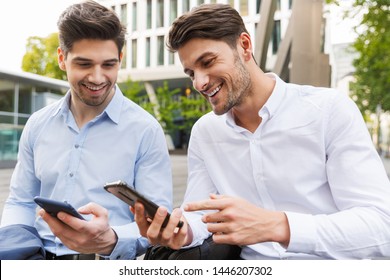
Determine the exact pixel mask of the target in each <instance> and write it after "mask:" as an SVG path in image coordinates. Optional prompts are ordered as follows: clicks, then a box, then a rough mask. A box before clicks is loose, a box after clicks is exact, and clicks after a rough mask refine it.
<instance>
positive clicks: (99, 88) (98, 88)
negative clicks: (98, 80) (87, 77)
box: [85, 85, 104, 90]
mask: <svg viewBox="0 0 390 280" xmlns="http://www.w3.org/2000/svg"><path fill="white" fill-rule="evenodd" d="M85 87H86V88H88V89H90V90H101V89H102V88H104V86H100V87H92V86H88V85H85Z"/></svg>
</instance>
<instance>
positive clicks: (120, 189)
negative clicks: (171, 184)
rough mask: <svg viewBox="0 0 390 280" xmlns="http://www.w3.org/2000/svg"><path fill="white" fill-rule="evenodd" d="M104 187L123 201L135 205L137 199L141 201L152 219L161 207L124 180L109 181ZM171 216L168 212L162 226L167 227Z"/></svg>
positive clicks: (180, 224)
mask: <svg viewBox="0 0 390 280" xmlns="http://www.w3.org/2000/svg"><path fill="white" fill-rule="evenodd" d="M104 189H105V190H106V191H108V192H109V193H111V194H113V195H115V196H116V197H118V198H119V199H121V200H122V201H124V202H126V203H127V204H128V205H130V206H134V204H135V203H136V202H137V201H139V202H141V203H142V204H143V205H144V207H145V212H146V216H147V217H149V218H150V219H153V217H154V215H155V214H156V211H157V208H158V207H159V206H158V205H157V204H156V203H154V202H153V201H151V200H150V199H148V198H146V197H145V196H143V195H142V194H140V193H139V192H137V191H136V190H135V189H134V188H132V187H130V186H129V185H127V183H126V182H124V181H116V182H112V183H107V184H106V185H105V186H104ZM169 217H170V214H169V213H168V215H167V216H166V218H165V220H164V222H163V224H162V227H165V226H166V225H167V223H168V221H169ZM182 226H183V221H180V222H179V223H178V225H177V227H179V228H180V227H182Z"/></svg>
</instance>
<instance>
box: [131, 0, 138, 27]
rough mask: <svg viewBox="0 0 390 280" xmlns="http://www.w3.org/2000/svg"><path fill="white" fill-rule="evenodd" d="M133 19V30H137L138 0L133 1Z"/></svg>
mask: <svg viewBox="0 0 390 280" xmlns="http://www.w3.org/2000/svg"><path fill="white" fill-rule="evenodd" d="M132 8H133V9H132V11H133V12H132V14H131V15H132V17H131V18H132V19H131V30H132V31H136V30H137V2H133V4H132Z"/></svg>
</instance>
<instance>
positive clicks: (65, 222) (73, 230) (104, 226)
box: [39, 203, 117, 255]
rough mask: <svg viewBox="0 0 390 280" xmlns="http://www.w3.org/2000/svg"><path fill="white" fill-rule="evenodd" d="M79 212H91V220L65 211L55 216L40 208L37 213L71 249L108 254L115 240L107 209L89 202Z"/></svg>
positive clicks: (84, 252) (86, 252)
mask: <svg viewBox="0 0 390 280" xmlns="http://www.w3.org/2000/svg"><path fill="white" fill-rule="evenodd" d="M78 211H79V212H80V213H81V214H92V215H93V218H92V219H91V221H83V220H80V219H78V218H75V217H73V216H71V215H69V214H67V213H65V212H60V213H58V215H57V218H55V217H52V216H51V215H50V214H48V213H47V212H45V210H43V209H41V210H40V211H39V215H40V216H41V217H42V219H43V220H44V221H45V222H46V223H47V224H48V225H49V227H50V230H51V231H52V232H53V234H54V235H55V236H57V237H58V238H59V239H60V240H61V241H62V243H63V244H64V245H65V246H66V247H68V248H69V249H71V250H74V251H77V252H80V253H83V254H91V253H95V254H101V255H110V254H111V252H112V250H113V249H114V247H115V244H116V242H117V236H116V234H115V232H114V230H113V229H112V228H111V227H110V225H109V224H108V211H107V209H105V208H103V207H102V206H100V205H97V204H95V203H89V204H87V205H85V206H83V207H81V208H79V209H78Z"/></svg>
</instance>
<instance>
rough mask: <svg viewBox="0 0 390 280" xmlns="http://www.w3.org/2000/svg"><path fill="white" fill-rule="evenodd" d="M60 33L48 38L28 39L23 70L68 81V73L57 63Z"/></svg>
mask: <svg viewBox="0 0 390 280" xmlns="http://www.w3.org/2000/svg"><path fill="white" fill-rule="evenodd" d="M58 45H59V43H58V33H52V34H50V35H49V36H47V37H38V36H32V37H29V38H28V39H27V45H26V53H25V55H24V56H23V60H22V69H23V70H24V71H26V72H30V73H35V74H38V75H42V76H46V77H50V78H55V79H60V80H66V73H65V72H64V71H62V70H61V69H60V68H59V66H58V62H57V48H58Z"/></svg>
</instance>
